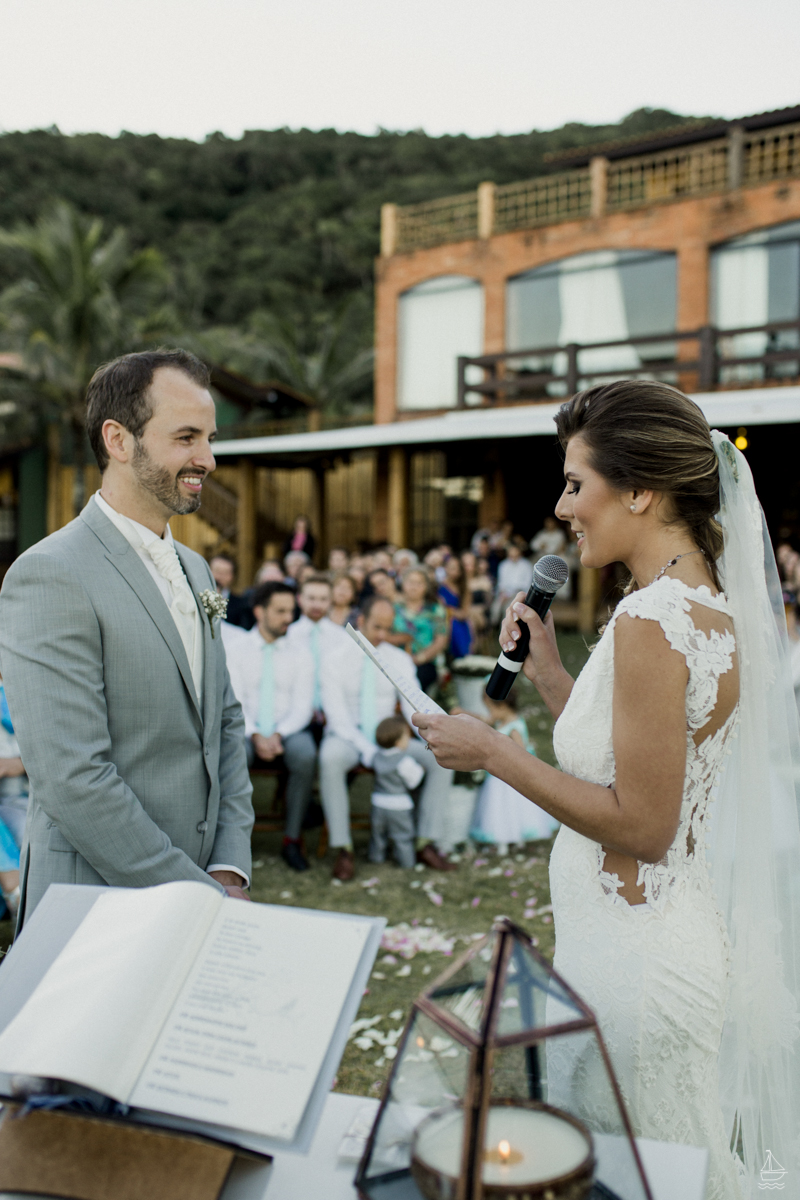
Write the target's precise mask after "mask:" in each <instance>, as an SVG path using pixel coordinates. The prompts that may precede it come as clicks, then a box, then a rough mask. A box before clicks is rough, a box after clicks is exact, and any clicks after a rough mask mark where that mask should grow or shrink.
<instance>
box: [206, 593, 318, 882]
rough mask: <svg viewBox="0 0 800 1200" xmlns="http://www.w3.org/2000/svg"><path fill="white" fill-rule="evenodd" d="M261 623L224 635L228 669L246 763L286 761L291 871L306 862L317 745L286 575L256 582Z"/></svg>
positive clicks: (307, 659)
mask: <svg viewBox="0 0 800 1200" xmlns="http://www.w3.org/2000/svg"><path fill="white" fill-rule="evenodd" d="M253 611H254V613H255V617H256V624H255V626H254V628H253V629H251V630H250V632H249V633H246V634H240V635H238V636H236V637H234V638H232V639H231V638H230V637H229V638H227V639H226V642H225V651H226V655H227V659H228V672H229V674H230V677H231V685H232V687H233V690H234V693H235V695H236V698H237V699H238V701H239V703H240V704H241V706H242V711H243V713H244V730H245V738H246V749H247V761H248V765H249V766H251V767H252V766H258V765H259V764H264V763H268V764H270V765H272V766H278V765H284V764H285V766H286V769H287V771H288V773H289V782H288V784H287V788H286V832H285V836H284V839H283V849H282V850H281V855H282V857H283V859H284V861H285V862H286V863H288V865H289V866H290V867H291V868H292V869H293V870H294V871H306V870H308V862H307V861H306V858H305V856H304V854H303V851H302V848H301V845H300V831H301V828H302V824H303V817H304V816H305V812H306V809H307V807H308V802H309V800H310V799H311V788H312V785H313V783H314V767H315V764H316V759H317V748H316V745H315V743H314V738H313V737H312V735H311V733H310V732H309V729H308V726H309V725H310V723H311V717H312V714H313V702H314V662H313V659H312V658H311V654H310V652H309V651H308V649H307V648H306V647H305V646H303V645H302V643H301V642H300V641H294V642H292V643H291V644H290V642H289V640H288V639H287V637H286V630H287V629H288V628H289V625H290V624H291V622H292V619H293V617H294V591H293V590H292V588H290V587H288V586H287V584H285V583H278V582H275V583H262V584H259V586H258V587H257V588H256V589H255V593H254V596H253Z"/></svg>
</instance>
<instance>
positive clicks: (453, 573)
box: [439, 554, 473, 658]
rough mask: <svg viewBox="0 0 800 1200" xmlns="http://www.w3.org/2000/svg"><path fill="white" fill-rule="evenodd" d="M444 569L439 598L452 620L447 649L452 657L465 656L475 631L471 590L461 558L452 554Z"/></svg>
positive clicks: (469, 648)
mask: <svg viewBox="0 0 800 1200" xmlns="http://www.w3.org/2000/svg"><path fill="white" fill-rule="evenodd" d="M444 571H445V575H444V583H442V584H440V585H439V599H440V600H441V602H442V604H443V605H444V607H445V609H446V611H447V619H448V621H449V622H450V643H449V645H448V648H447V651H448V654H449V655H450V657H451V658H463V657H464V656H465V655H467V654H469V652H470V650H471V649H472V641H473V632H472V627H471V625H470V623H469V617H470V612H469V592H468V590H467V581H466V579H465V577H464V570H463V567H462V566H461V559H459V558H456V556H455V555H454V554H453V555H451V556H450V558H448V560H447V562H446V563H445V564H444Z"/></svg>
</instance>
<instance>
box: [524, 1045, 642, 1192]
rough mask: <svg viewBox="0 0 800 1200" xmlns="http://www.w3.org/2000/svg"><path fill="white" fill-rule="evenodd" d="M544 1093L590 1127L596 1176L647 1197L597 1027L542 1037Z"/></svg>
mask: <svg viewBox="0 0 800 1200" xmlns="http://www.w3.org/2000/svg"><path fill="white" fill-rule="evenodd" d="M539 1054H540V1057H539V1066H540V1076H539V1078H540V1086H541V1097H540V1098H541V1099H542V1100H544V1101H545V1102H546V1103H547V1104H550V1105H552V1106H553V1107H554V1108H558V1109H561V1110H562V1111H563V1112H567V1113H569V1114H570V1115H571V1116H573V1117H577V1119H578V1120H579V1121H581V1122H583V1124H584V1125H585V1126H586V1127H587V1128H588V1130H589V1132H590V1133H591V1135H592V1138H593V1140H594V1152H595V1157H596V1159H597V1168H596V1172H595V1182H596V1183H601V1184H602V1185H603V1186H604V1187H605V1188H606V1189H607V1193H606V1194H607V1195H609V1194H610V1197H613V1198H615V1200H646V1193H645V1190H644V1187H643V1185H642V1182H641V1176H640V1175H639V1171H638V1168H637V1166H636V1160H635V1157H634V1152H633V1147H632V1145H631V1142H630V1139H629V1138H628V1135H627V1133H626V1131H625V1125H624V1122H623V1118H622V1112H621V1109H620V1106H619V1103H618V1101H617V1096H616V1093H615V1091H614V1088H613V1085H612V1082H611V1076H610V1075H609V1072H608V1068H607V1066H606V1063H605V1060H604V1058H603V1055H602V1053H601V1050H600V1043H599V1041H598V1038H597V1033H596V1032H595V1030H594V1029H587V1030H583V1029H581V1030H577V1031H575V1032H573V1033H561V1034H556V1035H554V1036H553V1037H549V1038H547V1039H546V1040H545V1041H544V1042H542V1043H541V1048H540V1052H539Z"/></svg>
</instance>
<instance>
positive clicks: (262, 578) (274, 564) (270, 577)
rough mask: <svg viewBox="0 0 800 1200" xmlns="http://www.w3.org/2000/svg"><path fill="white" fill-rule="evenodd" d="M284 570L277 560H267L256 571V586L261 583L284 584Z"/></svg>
mask: <svg viewBox="0 0 800 1200" xmlns="http://www.w3.org/2000/svg"><path fill="white" fill-rule="evenodd" d="M283 578H284V576H283V568H282V566H281V564H280V563H279V562H278V560H277V558H265V559H264V561H263V563H262V564H261V566H260V567H259V568H258V570H257V571H256V586H257V585H258V584H259V583H283Z"/></svg>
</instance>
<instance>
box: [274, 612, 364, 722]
mask: <svg viewBox="0 0 800 1200" xmlns="http://www.w3.org/2000/svg"><path fill="white" fill-rule="evenodd" d="M286 640H287V642H289V644H290V645H295V646H297V645H300V646H304V647H305V648H306V649H307V650H308V652H309V654H310V655H311V658H312V661H313V663H314V701H313V703H314V711H315V712H316V711H317V709H322V711H323V712H324V711H325V707H324V705H323V703H322V672H323V670H324V666H325V663H326V662H327V661H328V659H329V658H330V656H331V655H332V654H335V653H336V651H337V650H341V648H342V646H343V645H344V644H345V642H349V640H350V639H349V637H348V636H347V634H346V633H345V631H344V629H342V627H341V625H337V624H336V622H335V621H332V620H331V619H330V617H322V618H321V619H320V620H319V621H312V620H311V618H310V617H307V616H306V615H305V613H302V614H301V615H300V616H299V617H298V619H297V620H296V621H293V622H292V624H291V625H290V626H289V628H288V629H287V631H286ZM315 649H316V651H317V653H315Z"/></svg>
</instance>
